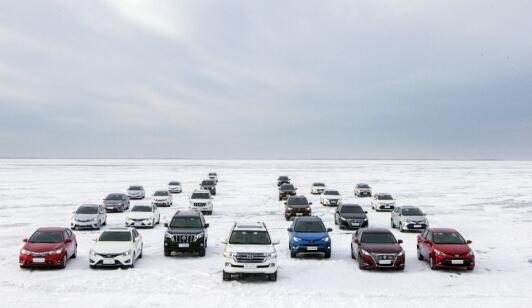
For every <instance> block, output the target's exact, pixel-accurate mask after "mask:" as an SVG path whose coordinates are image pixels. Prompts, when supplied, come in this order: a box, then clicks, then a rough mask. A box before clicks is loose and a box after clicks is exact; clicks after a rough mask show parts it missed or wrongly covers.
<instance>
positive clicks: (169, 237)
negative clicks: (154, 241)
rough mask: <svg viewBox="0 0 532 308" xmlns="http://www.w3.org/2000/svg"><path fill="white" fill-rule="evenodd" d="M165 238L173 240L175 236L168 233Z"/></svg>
mask: <svg viewBox="0 0 532 308" xmlns="http://www.w3.org/2000/svg"><path fill="white" fill-rule="evenodd" d="M164 237H165V238H167V239H173V238H174V235H173V234H170V233H168V232H167V233H165V234H164Z"/></svg>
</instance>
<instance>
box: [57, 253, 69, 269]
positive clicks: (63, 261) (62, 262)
mask: <svg viewBox="0 0 532 308" xmlns="http://www.w3.org/2000/svg"><path fill="white" fill-rule="evenodd" d="M67 259H68V258H67V254H66V252H65V255H64V256H63V260H62V261H61V265H59V268H65V267H66V264H67Z"/></svg>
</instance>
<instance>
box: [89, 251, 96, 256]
mask: <svg viewBox="0 0 532 308" xmlns="http://www.w3.org/2000/svg"><path fill="white" fill-rule="evenodd" d="M89 256H91V257H95V256H96V253H95V252H94V250H92V249H91V251H90V252H89Z"/></svg>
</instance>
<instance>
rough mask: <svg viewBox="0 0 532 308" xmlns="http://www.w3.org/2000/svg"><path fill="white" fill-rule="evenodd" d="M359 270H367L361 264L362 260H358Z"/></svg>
mask: <svg viewBox="0 0 532 308" xmlns="http://www.w3.org/2000/svg"><path fill="white" fill-rule="evenodd" d="M358 269H360V270H365V268H364V266H363V265H362V262H360V259H359V260H358Z"/></svg>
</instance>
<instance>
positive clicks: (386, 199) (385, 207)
mask: <svg viewBox="0 0 532 308" xmlns="http://www.w3.org/2000/svg"><path fill="white" fill-rule="evenodd" d="M371 208H373V209H374V210H375V211H377V212H381V211H393V209H394V208H395V199H394V198H393V197H392V195H390V194H375V196H373V199H372V200H371Z"/></svg>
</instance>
